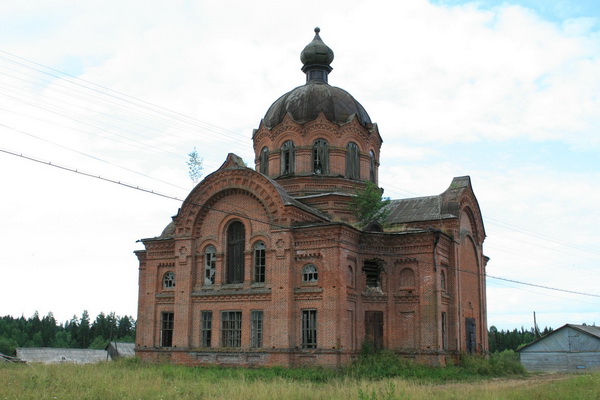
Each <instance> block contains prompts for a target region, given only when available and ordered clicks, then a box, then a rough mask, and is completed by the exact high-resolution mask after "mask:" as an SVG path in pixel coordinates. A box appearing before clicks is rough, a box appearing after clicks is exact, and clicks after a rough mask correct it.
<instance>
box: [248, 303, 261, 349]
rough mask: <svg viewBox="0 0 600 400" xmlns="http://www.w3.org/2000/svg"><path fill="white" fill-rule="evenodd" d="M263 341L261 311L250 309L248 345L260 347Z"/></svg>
mask: <svg viewBox="0 0 600 400" xmlns="http://www.w3.org/2000/svg"><path fill="white" fill-rule="evenodd" d="M262 343H263V312H262V311H252V313H251V314H250V347H253V348H255V349H258V348H261V347H262V345H263V344H262Z"/></svg>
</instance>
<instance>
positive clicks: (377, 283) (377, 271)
mask: <svg viewBox="0 0 600 400" xmlns="http://www.w3.org/2000/svg"><path fill="white" fill-rule="evenodd" d="M363 272H364V273H365V276H366V278H367V287H368V288H369V287H371V288H375V287H381V268H380V267H379V265H378V264H377V263H376V262H374V261H365V264H364V266H363Z"/></svg>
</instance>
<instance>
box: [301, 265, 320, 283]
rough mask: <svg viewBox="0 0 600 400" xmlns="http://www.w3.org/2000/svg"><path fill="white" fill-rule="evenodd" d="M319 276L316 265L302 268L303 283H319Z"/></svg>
mask: <svg viewBox="0 0 600 400" xmlns="http://www.w3.org/2000/svg"><path fill="white" fill-rule="evenodd" d="M318 279H319V275H318V273H317V267H315V265H314V264H307V265H305V266H304V268H302V282H317V281H318Z"/></svg>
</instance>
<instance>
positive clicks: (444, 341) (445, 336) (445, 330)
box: [442, 312, 448, 350]
mask: <svg viewBox="0 0 600 400" xmlns="http://www.w3.org/2000/svg"><path fill="white" fill-rule="evenodd" d="M442 349H443V350H447V349H448V317H447V315H446V313H445V312H443V313H442Z"/></svg>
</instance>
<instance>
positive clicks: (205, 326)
mask: <svg viewBox="0 0 600 400" xmlns="http://www.w3.org/2000/svg"><path fill="white" fill-rule="evenodd" d="M201 315H202V317H201V327H200V346H202V347H210V346H211V341H212V311H202V314H201Z"/></svg>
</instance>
